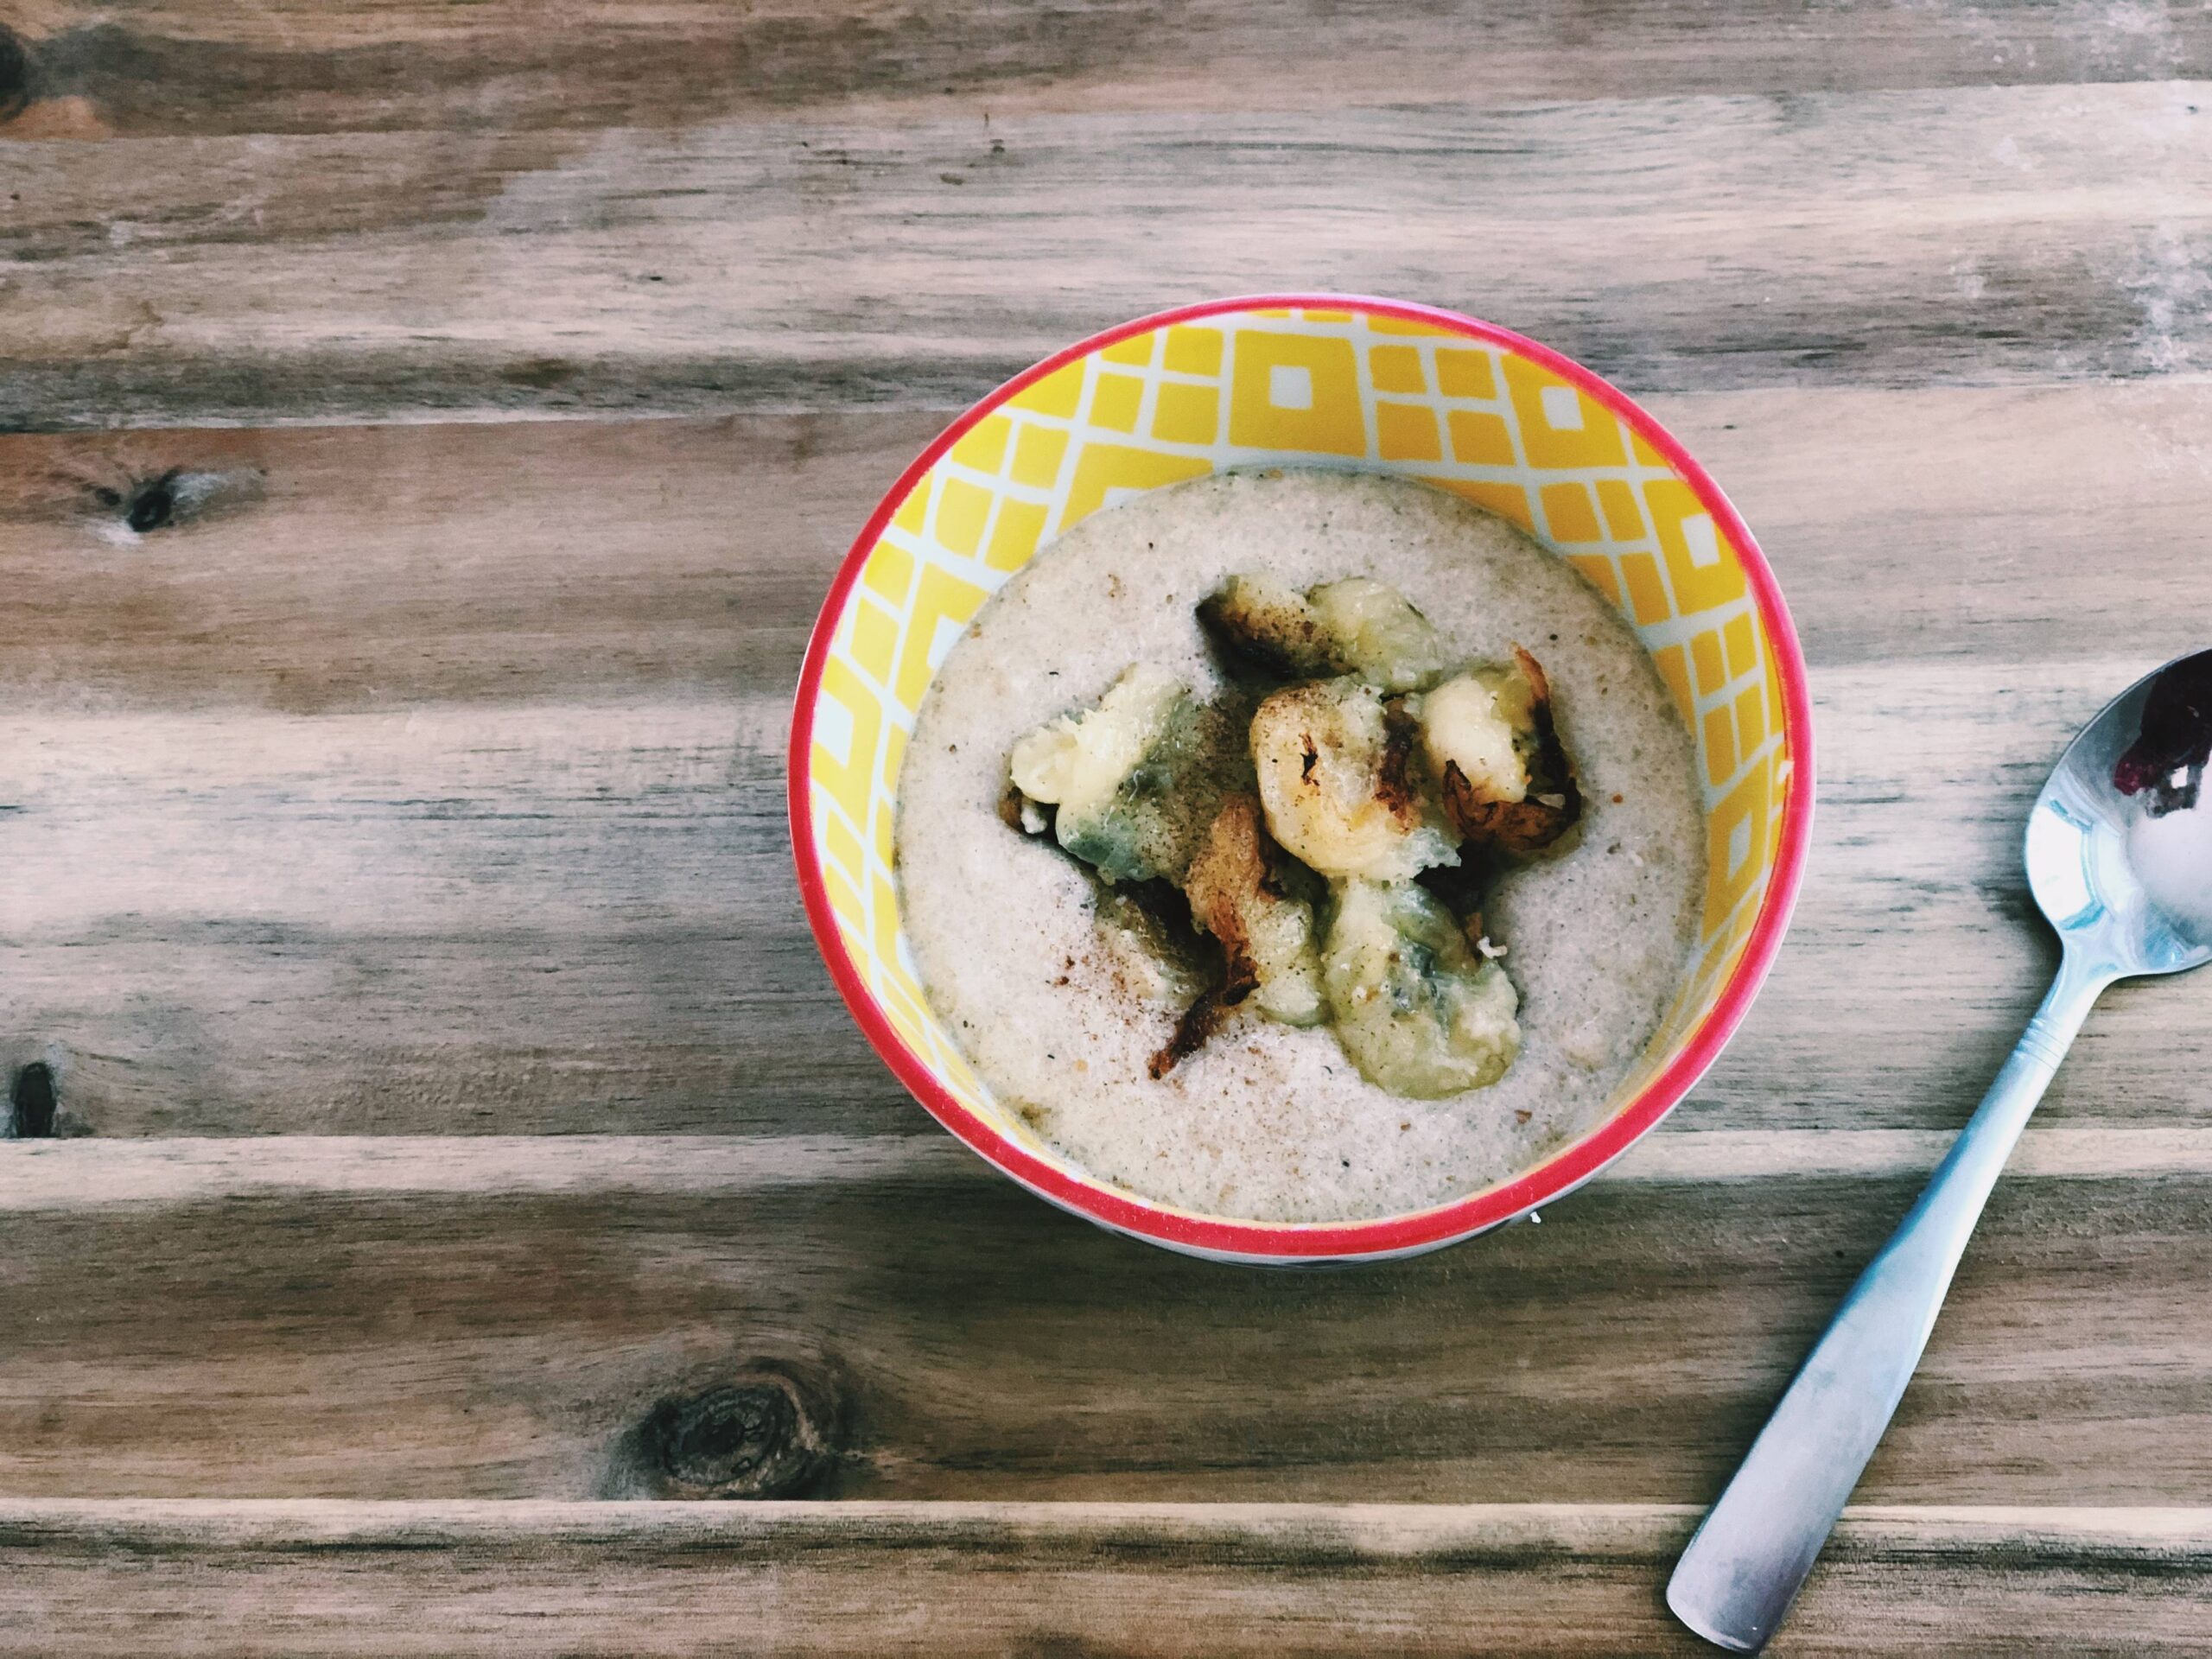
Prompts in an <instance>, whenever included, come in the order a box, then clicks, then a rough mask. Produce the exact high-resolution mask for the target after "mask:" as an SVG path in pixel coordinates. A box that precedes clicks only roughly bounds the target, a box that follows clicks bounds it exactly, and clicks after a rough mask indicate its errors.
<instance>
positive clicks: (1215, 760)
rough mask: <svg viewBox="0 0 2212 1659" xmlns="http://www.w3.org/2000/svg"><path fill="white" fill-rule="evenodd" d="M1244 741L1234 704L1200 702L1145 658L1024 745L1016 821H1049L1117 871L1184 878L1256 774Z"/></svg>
mask: <svg viewBox="0 0 2212 1659" xmlns="http://www.w3.org/2000/svg"><path fill="white" fill-rule="evenodd" d="M1237 740H1238V733H1237V729H1236V721H1235V719H1234V718H1233V717H1232V716H1231V715H1230V714H1229V713H1228V712H1227V711H1226V710H1224V709H1221V708H1218V707H1216V706H1214V705H1211V704H1203V703H1199V702H1195V701H1194V700H1193V699H1192V696H1191V694H1190V691H1189V690H1188V688H1186V687H1185V685H1184V684H1183V683H1182V682H1181V681H1179V680H1178V679H1176V678H1175V677H1174V676H1173V675H1172V674H1170V673H1168V672H1167V671H1166V670H1165V669H1161V668H1157V667H1154V665H1153V664H1149V663H1138V664H1135V665H1133V666H1132V667H1130V668H1129V669H1128V670H1127V671H1124V672H1123V673H1122V677H1121V678H1119V679H1117V680H1116V681H1115V682H1114V683H1113V684H1112V685H1111V686H1110V687H1109V688H1108V689H1107V691H1106V695H1105V696H1103V697H1102V698H1101V699H1099V702H1098V703H1097V705H1096V707H1095V708H1091V709H1085V710H1083V711H1081V712H1079V713H1077V714H1073V715H1061V716H1060V717H1059V718H1058V719H1057V720H1053V721H1048V722H1046V724H1045V725H1043V726H1040V727H1039V728H1037V729H1036V730H1035V731H1033V732H1031V733H1029V734H1027V736H1025V737H1023V738H1022V739H1020V741H1018V742H1016V743H1015V744H1014V749H1013V751H1012V753H1011V754H1010V755H1009V756H1008V758H1007V773H1008V776H1009V777H1010V779H1011V780H1012V782H1013V785H1014V790H1015V791H1016V793H1017V796H1018V799H1017V800H1016V801H1015V802H1014V810H1013V814H1012V817H1011V818H1010V820H1009V821H1010V822H1014V823H1017V824H1018V825H1019V826H1020V828H1022V829H1026V830H1027V831H1028V833H1030V834H1033V835H1036V834H1042V833H1043V832H1044V830H1045V829H1046V828H1048V827H1049V828H1050V829H1051V830H1052V834H1053V836H1054V837H1055V838H1056V839H1057V840H1058V842H1059V843H1060V845H1061V846H1062V847H1063V848H1065V849H1067V851H1068V852H1069V853H1071V854H1072V855H1074V856H1075V857H1077V858H1079V859H1081V860H1082V861H1084V863H1086V864H1089V865H1091V866H1093V867H1094V868H1096V870H1097V872H1098V874H1099V875H1100V877H1101V878H1102V879H1103V880H1106V881H1109V882H1114V881H1148V880H1154V878H1156V877H1164V878H1166V880H1171V881H1180V880H1182V878H1183V874H1184V872H1185V870H1186V869H1188V868H1190V862H1191V857H1192V854H1194V853H1195V852H1196V851H1197V850H1198V845H1199V843H1200V842H1201V841H1202V840H1203V839H1204V837H1205V832H1206V827H1207V826H1208V825H1209V824H1210V823H1212V821H1213V817H1214V814H1215V812H1216V811H1217V810H1218V808H1219V805H1220V802H1221V798H1222V796H1223V795H1224V793H1225V792H1227V791H1229V790H1231V789H1235V788H1237V787H1240V786H1248V785H1249V771H1248V770H1247V768H1248V765H1249V763H1248V762H1247V760H1245V757H1244V755H1243V749H1242V746H1241V745H1240V744H1239V742H1238V741H1237ZM1046 807H1050V808H1051V809H1052V810H1051V811H1050V812H1049V813H1048V812H1046V810H1044V809H1045V808H1046Z"/></svg>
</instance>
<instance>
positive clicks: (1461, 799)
mask: <svg viewBox="0 0 2212 1659" xmlns="http://www.w3.org/2000/svg"><path fill="white" fill-rule="evenodd" d="M1513 656H1514V663H1513V665H1512V666H1511V667H1482V668H1473V669H1468V670H1466V671H1463V672H1461V673H1459V674H1456V675H1454V676H1453V677H1452V678H1450V679H1448V680H1446V681H1445V682H1444V683H1443V684H1441V685H1440V686H1438V687H1437V688H1436V689H1435V690H1433V691H1431V692H1429V693H1427V695H1426V696H1422V697H1421V699H1420V700H1419V705H1418V709H1417V715H1418V718H1419V720H1420V722H1421V751H1422V758H1423V759H1424V760H1427V763H1428V770H1429V774H1430V776H1432V777H1433V778H1434V779H1436V780H1437V786H1438V788H1439V790H1440V792H1441V794H1442V796H1443V800H1444V810H1445V813H1446V817H1449V818H1450V820H1451V823H1452V828H1453V829H1457V830H1458V831H1459V834H1460V835H1461V836H1464V837H1465V840H1466V842H1468V843H1469V844H1470V845H1471V846H1477V847H1497V848H1498V849H1502V850H1503V851H1505V852H1509V853H1515V854H1520V855H1527V854H1530V853H1535V852H1541V850H1543V849H1545V848H1548V847H1549V846H1551V845H1552V844H1553V843H1554V842H1557V841H1558V840H1559V838H1560V836H1563V835H1565V834H1566V833H1567V831H1568V830H1569V829H1573V827H1574V824H1575V823H1576V822H1577V820H1579V819H1580V817H1581V816H1582V793H1581V791H1580V789H1579V788H1578V787H1577V786H1576V785H1575V781H1574V769H1573V766H1570V765H1569V764H1568V763H1567V751H1566V749H1565V748H1564V747H1562V746H1561V744H1560V741H1559V730H1558V728H1557V727H1556V726H1554V723H1553V721H1552V706H1551V684H1550V682H1549V681H1548V680H1547V679H1546V678H1545V677H1544V671H1543V669H1542V668H1541V666H1540V665H1539V664H1538V663H1537V661H1536V659H1535V658H1534V657H1531V656H1530V655H1529V653H1528V652H1525V651H1523V650H1522V649H1521V648H1520V647H1519V646H1518V645H1516V646H1515V647H1514V649H1513Z"/></svg>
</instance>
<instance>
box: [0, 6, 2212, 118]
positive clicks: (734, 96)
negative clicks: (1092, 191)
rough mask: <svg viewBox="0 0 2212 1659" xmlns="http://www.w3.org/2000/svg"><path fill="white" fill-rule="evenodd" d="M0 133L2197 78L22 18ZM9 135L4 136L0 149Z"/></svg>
mask: <svg viewBox="0 0 2212 1659" xmlns="http://www.w3.org/2000/svg"><path fill="white" fill-rule="evenodd" d="M8 22H10V23H11V24H12V25H13V28H12V30H11V33H12V34H13V35H15V37H16V41H17V42H18V44H19V48H20V49H19V52H18V54H17V55H16V60H15V61H14V62H13V64H12V65H11V67H10V74H9V76H8V79H7V80H6V82H5V83H4V84H0V92H4V94H5V97H4V99H3V100H0V118H5V117H7V116H9V115H11V114H12V115H16V117H17V119H18V130H19V131H22V132H24V133H26V134H44V133H53V132H62V133H69V134H83V135H105V134H110V133H118V132H120V133H129V134H145V135H152V134H179V135H187V136H191V137H200V136H203V135H206V134H208V133H233V132H317V131H329V130H357V129H368V130H393V129H399V128H429V129H434V130H458V131H463V132H468V131H482V130H493V129H499V130H531V129H535V128H543V127H556V128H576V127H585V128H588V127H602V126H644V127H666V126H673V125H678V124H685V123H689V122H694V121H697V120H700V119H702V118H709V119H713V118H719V119H728V118H753V119H763V120H766V119H779V118H789V117H790V115H791V113H792V112H793V111H801V110H820V109H823V108H828V109H833V110H841V111H855V112H858V111H865V112H867V113H868V114H869V115H871V116H873V117H874V118H878V119H885V118H898V117H899V116H900V115H902V114H905V113H907V112H909V111H913V110H914V109H916V108H917V107H918V108H919V109H920V110H922V111H927V112H932V113H933V112H935V111H940V110H942V109H944V108H945V107H947V106H948V105H950V106H952V107H955V108H958V109H960V110H962V111H963V112H966V111H973V110H976V109H982V108H988V109H991V110H994V111H1011V110H1024V109H1038V108H1042V109H1049V110H1068V109H1076V110H1082V109H1096V108H1128V107H1131V106H1135V107H1139V108H1147V109H1166V110H1174V109H1200V110H1213V109H1219V108H1221V107H1223V106H1224V103H1226V102H1229V101H1231V100H1233V101H1234V104H1235V105H1236V106H1237V107H1241V108H1247V109H1270V108H1282V107H1300V106H1305V107H1334V106H1338V105H1343V104H1346V103H1352V102H1369V103H1374V102H1384V103H1395V102H1402V101H1408V100H1412V99H1436V98H1469V97H1472V98H1480V99H1504V100H1529V99H1557V98H1629V97H1649V96H1652V95H1655V94H1662V93H1679V92H1744V91H1758V92H1823V91H1845V90H1850V91H1870V90H1873V89H1878V88H1882V87H1895V86H1958V85H1967V86H1979V85H1983V84H1986V83H1990V82H1996V83H2000V84H2007V85H2010V84H2031V83H2038V82H2040V83H2063V82H2074V81H2084V82H2104V81H2117V80H2135V79H2180V78H2183V77H2187V76H2190V75H2197V74H2202V73H2204V72H2205V70H2206V67H2207V66H2208V65H2212V28H2208V26H2207V23H2206V22H2205V18H2204V15H2203V13H2202V10H2201V9H2199V8H2197V7H2195V6H2190V5H2187V4H2180V3H2161V0H2153V3H2149V4H2143V5H2131V6H2128V7H2126V8H2122V9H2120V10H2114V9H2113V8H2112V7H2110V6H2107V5H2105V4H2101V3H2095V0H2065V3H2059V4H2033V3H2026V0H1994V3H1983V4H1980V5H1978V6H1976V7H1975V8H1974V9H1973V10H1971V11H1967V12H1961V11H1955V10H1947V9H1936V8H1929V7H1923V6H1916V5H1912V4H1910V3H1888V4H1879V5H1871V6H1853V7H1849V8H1842V9H1835V10H1802V9H1799V8H1796V7H1792V6H1788V5H1783V4H1778V3H1776V0H1729V3H1725V4H1713V5H1700V4H1694V3H1683V0H1671V3H1658V4H1649V5H1637V6H1620V5H1615V4H1608V3H1604V0H1574V3H1568V4H1561V5H1553V6H1548V7H1544V8H1541V9H1518V8H1514V9H1486V10H1483V11H1480V12H1477V13H1471V14H1465V15H1460V16H1453V15H1452V14H1451V13H1450V12H1449V11H1438V10H1433V9H1424V10H1414V11H1408V10H1406V9H1404V8H1402V7H1396V6H1391V5H1388V4H1376V3H1373V0H1362V3H1354V4H1349V5H1347V4H1342V3H1335V4H1331V3H1320V0H1303V3H1292V4H1287V5H1277V6H1269V7H1264V8H1261V7H1252V6H1246V5H1238V4H1235V3H1227V0H1201V3H1196V4H1191V5H1184V6H1176V7H1163V6H1160V5H1158V4H1156V3H1150V0H1091V3H1086V4H1082V5H1038V4H1017V5H992V4H985V3H979V0H961V3H953V4H944V5H938V6H931V7H929V8H927V9H925V10H915V9H912V8H910V7H907V6H904V5H899V4H894V3H886V0H836V3H824V4H814V5H792V4H788V3H786V4H773V5H759V6H746V7H742V8H733V7H727V6H720V5H715V4H712V3H709V0H677V3H655V4H652V5H638V4H624V3H619V0H582V3H571V4H568V5H564V6H563V7H562V8H561V10H560V13H559V19H558V22H557V25H556V24H551V23H550V22H549V20H548V18H547V16H546V15H545V13H544V11H543V8H542V7H537V6H533V5H531V4H529V3H526V0H498V3H489V4H481V5H475V6H472V7H470V8H469V9H468V10H467V11H466V12H462V13H455V12H454V10H451V9H450V8H448V7H445V6H442V5H439V4H437V3H435V0H385V3H380V4H378V5H376V6H373V7H352V8H346V9H345V10H329V9H327V8H316V7H295V6H285V7H281V8H270V7H255V8H222V9H217V8H211V7H209V6H207V5H205V4H200V3H193V0H154V3H134V4H132V5H131V6H130V7H129V8H128V9H126V10H120V11H118V9H116V8H113V7H110V6H103V5H99V4H97V3H87V0H18V3H17V4H16V6H15V7H14V8H13V9H11V11H10V15H9V18H8ZM6 130H7V129H6V128H5V127H4V126H0V134H4V133H5V132H6Z"/></svg>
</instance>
